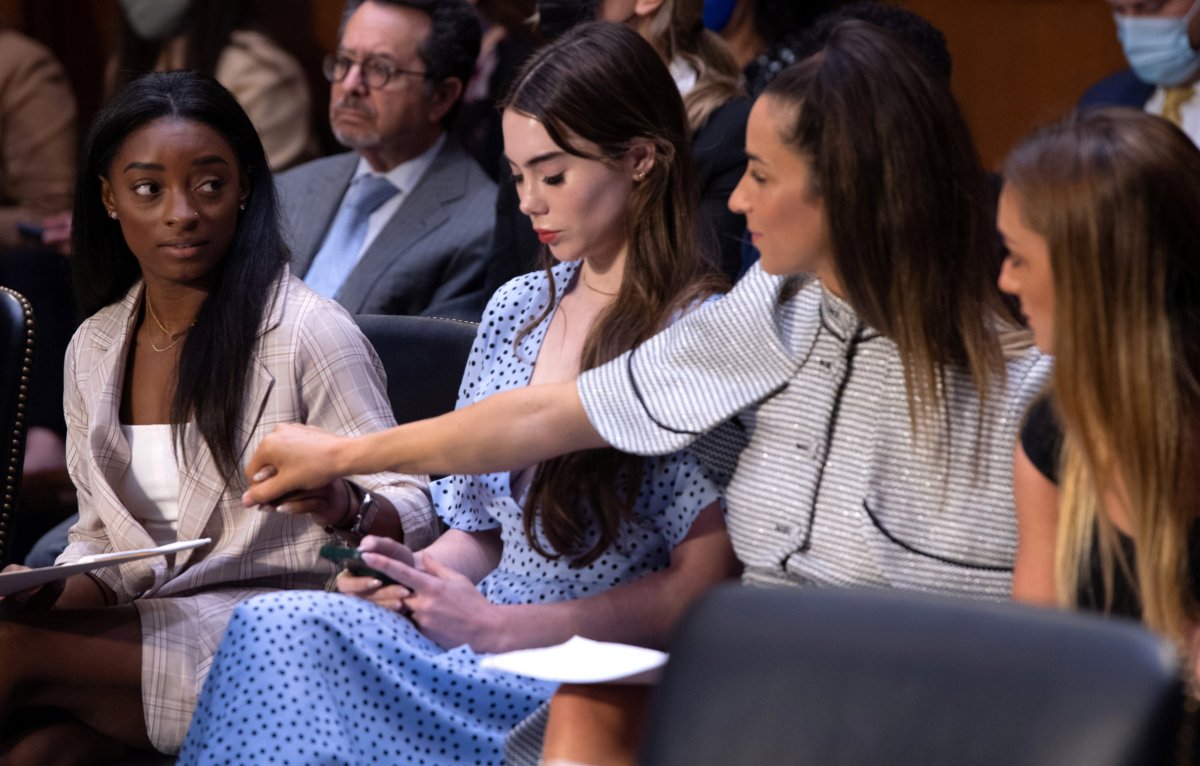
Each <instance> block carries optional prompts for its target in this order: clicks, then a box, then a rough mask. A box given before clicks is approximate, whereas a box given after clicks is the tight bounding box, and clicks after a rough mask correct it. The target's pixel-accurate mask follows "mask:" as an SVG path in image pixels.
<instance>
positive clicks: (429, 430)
mask: <svg viewBox="0 0 1200 766" xmlns="http://www.w3.org/2000/svg"><path fill="white" fill-rule="evenodd" d="M603 446H606V443H605V441H604V440H603V439H602V438H601V437H600V434H599V433H597V432H596V430H595V429H594V428H593V427H592V425H591V423H590V422H589V421H588V418H587V414H586V413H585V412H584V409H583V403H582V402H581V401H580V398H579V391H578V389H577V387H576V384H575V382H574V381H571V382H566V383H555V384H548V385H537V386H526V387H524V388H518V389H513V390H511V391H505V392H502V393H499V394H496V395H495V396H491V397H488V398H487V399H485V400H483V401H482V402H479V403H478V404H473V405H471V406H469V407H463V408H461V409H458V410H455V411H454V412H451V413H448V414H446V415H442V416H440V417H436V418H430V419H429V420H420V421H417V422H415V423H407V424H405V425H402V426H397V427H395V428H390V429H388V430H386V431H379V432H376V433H372V434H366V435H364V436H359V437H354V438H350V437H344V436H337V435H335V434H330V433H327V432H325V431H322V430H320V429H317V428H311V427H308V426H299V425H283V426H279V427H278V428H276V429H275V430H274V431H273V432H272V433H271V434H270V435H269V436H267V438H266V439H264V440H263V442H262V444H260V445H259V447H258V450H257V451H256V452H255V453H254V456H253V457H252V458H251V459H250V465H249V468H248V469H247V473H248V475H249V476H250V477H251V481H252V482H253V483H252V485H251V487H250V489H249V490H248V491H247V492H246V494H245V495H244V496H243V498H242V499H243V502H245V504H246V505H248V506H253V505H258V504H263V503H270V502H271V501H272V500H274V499H275V498H278V497H280V496H282V495H284V494H285V493H288V492H293V491H296V490H301V489H314V488H316V487H321V486H323V485H325V484H328V483H329V482H330V481H332V480H333V479H334V478H336V477H339V476H347V475H352V474H367V473H376V472H379V471H388V470H391V471H397V472H400V473H433V474H454V473H491V472H494V471H505V470H517V469H520V468H525V467H527V466H530V465H533V464H535V463H540V462H542V461H543V460H546V459H548V458H551V457H556V456H558V455H563V454H566V453H568V452H575V451H577V450H581V449H593V448H598V447H603Z"/></svg>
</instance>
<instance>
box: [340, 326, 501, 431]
mask: <svg viewBox="0 0 1200 766" xmlns="http://www.w3.org/2000/svg"><path fill="white" fill-rule="evenodd" d="M354 320H355V321H356V322H358V326H359V328H360V329H361V330H362V331H363V335H366V336H367V340H369V341H370V342H371V345H372V346H374V347H375V351H376V353H378V354H379V358H380V360H381V361H382V362H383V368H384V370H385V371H386V372H387V393H388V399H389V400H390V401H391V403H392V412H393V413H394V414H395V416H396V422H397V423H408V422H410V421H413V420H422V419H424V418H431V417H434V416H435V415H441V414H443V413H446V412H449V411H450V410H453V409H454V405H455V403H456V402H457V401H458V386H459V383H461V382H462V374H463V369H464V368H466V366H467V357H468V356H470V353H471V344H472V343H474V341H475V330H476V329H477V327H478V325H476V324H475V323H474V322H465V321H462V320H460V319H440V318H436V317H414V316H383V315H372V314H360V315H359V316H356V317H355V318H354Z"/></svg>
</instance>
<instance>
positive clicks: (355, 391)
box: [296, 302, 440, 548]
mask: <svg viewBox="0 0 1200 766" xmlns="http://www.w3.org/2000/svg"><path fill="white" fill-rule="evenodd" d="M296 356H297V359H296V365H297V375H298V376H299V386H300V396H301V400H302V402H303V406H304V410H305V418H304V422H305V423H306V424H308V425H313V426H317V427H318V428H323V429H325V430H327V431H333V432H335V433H340V434H345V435H347V436H360V435H362V434H366V433H372V432H374V431H382V430H384V429H387V428H391V427H392V426H394V425H396V421H395V418H394V417H393V415H392V407H391V405H390V404H389V403H388V398H387V387H386V385H385V383H384V380H385V377H384V376H385V373H384V370H383V364H382V362H380V361H379V357H378V355H376V353H375V349H374V348H372V347H371V344H370V343H369V342H368V341H367V339H366V338H365V337H364V336H363V334H362V332H361V331H360V330H359V329H358V325H356V324H355V323H354V320H353V319H351V318H350V315H349V314H347V313H346V312H345V311H344V310H343V309H342V308H341V307H340V306H338V305H337V304H334V303H332V302H323V303H322V304H321V306H320V307H319V308H318V309H317V310H316V311H314V312H313V313H312V315H311V316H310V318H309V319H308V320H307V321H305V322H304V324H303V327H302V328H301V331H300V334H299V346H298V349H297V354H296ZM347 478H348V479H349V480H350V481H352V482H354V483H355V484H357V485H358V486H360V487H362V488H364V489H366V490H368V491H370V492H372V493H376V494H379V495H381V496H383V497H386V498H387V499H388V500H390V501H391V502H392V504H393V505H394V506H395V507H396V511H397V512H398V513H399V514H400V521H401V524H402V525H403V527H404V540H405V543H406V544H407V545H409V546H410V547H412V548H423V547H425V546H426V545H428V544H429V543H431V542H433V541H434V540H435V539H436V538H437V536H438V534H439V533H440V528H439V527H438V523H437V517H436V516H435V514H434V513H433V508H432V505H431V503H430V500H429V494H428V480H429V478H428V477H427V476H424V475H408V474H399V473H392V472H383V473H375V474H370V475H357V476H349V477H347Z"/></svg>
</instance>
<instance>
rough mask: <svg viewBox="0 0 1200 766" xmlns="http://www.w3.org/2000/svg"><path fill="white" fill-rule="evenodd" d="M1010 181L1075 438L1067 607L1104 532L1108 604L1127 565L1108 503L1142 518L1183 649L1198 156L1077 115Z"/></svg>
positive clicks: (1028, 155)
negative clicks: (1032, 237)
mask: <svg viewBox="0 0 1200 766" xmlns="http://www.w3.org/2000/svg"><path fill="white" fill-rule="evenodd" d="M1006 184H1007V188H1008V189H1009V190H1011V191H1012V192H1013V193H1014V194H1015V195H1016V198H1017V200H1018V201H1019V204H1020V209H1021V211H1022V214H1023V217H1024V220H1025V223H1026V224H1027V225H1028V226H1029V227H1030V228H1032V229H1033V230H1034V231H1036V232H1037V233H1039V234H1040V235H1042V236H1043V237H1045V239H1046V242H1047V245H1048V246H1049V250H1050V262H1051V268H1052V270H1053V274H1054V302H1055V311H1054V313H1055V326H1054V350H1055V356H1056V361H1055V368H1054V387H1055V393H1056V395H1057V398H1058V405H1059V410H1060V413H1061V417H1062V421H1063V427H1064V436H1065V439H1064V443H1065V445H1066V449H1065V457H1064V470H1063V471H1062V476H1063V480H1062V494H1061V499H1060V518H1059V545H1058V547H1057V549H1056V550H1057V555H1056V559H1057V560H1056V574H1057V580H1058V586H1059V596H1060V599H1061V600H1063V601H1064V602H1066V603H1073V602H1074V600H1075V598H1076V594H1077V593H1078V592H1079V586H1080V584H1081V583H1083V582H1086V581H1087V578H1088V577H1089V574H1088V573H1089V572H1090V568H1091V561H1090V558H1091V550H1092V545H1093V541H1095V540H1096V539H1097V535H1098V546H1099V553H1100V563H1101V566H1102V572H1103V573H1104V577H1103V581H1104V583H1105V590H1106V591H1107V592H1108V593H1107V596H1108V597H1109V599H1110V600H1111V593H1112V581H1113V575H1112V573H1113V565H1114V561H1115V560H1119V561H1121V563H1122V564H1124V565H1127V562H1124V561H1123V560H1121V559H1120V555H1119V553H1118V551H1117V548H1116V546H1115V534H1114V532H1115V528H1114V527H1113V525H1112V522H1111V520H1110V519H1109V518H1108V514H1106V513H1104V512H1102V511H1101V508H1102V507H1103V503H1113V502H1115V503H1117V504H1119V506H1120V507H1121V509H1122V510H1124V511H1125V513H1126V514H1127V516H1128V519H1129V521H1130V522H1131V523H1132V526H1133V529H1132V530H1131V531H1132V532H1133V536H1134V550H1135V551H1136V552H1137V556H1136V560H1137V562H1136V570H1135V573H1136V580H1137V584H1138V589H1139V592H1140V597H1141V603H1142V610H1143V618H1144V619H1145V621H1146V623H1147V624H1148V625H1149V626H1150V627H1152V628H1154V629H1155V630H1158V631H1160V632H1161V633H1163V634H1165V635H1167V636H1168V637H1170V638H1172V639H1174V640H1175V641H1177V642H1179V643H1181V644H1182V643H1183V641H1184V640H1185V638H1186V635H1185V631H1186V626H1187V623H1188V622H1190V621H1193V620H1195V619H1196V618H1197V617H1198V616H1200V614H1198V612H1200V609H1198V607H1197V604H1196V601H1195V598H1194V597H1193V595H1192V593H1191V591H1190V589H1189V587H1188V585H1187V583H1188V582H1189V581H1190V579H1189V578H1190V577H1193V576H1195V575H1196V574H1197V573H1194V572H1189V567H1188V547H1189V545H1188V542H1189V540H1188V536H1189V534H1190V531H1191V529H1192V527H1193V526H1194V525H1195V523H1196V521H1197V517H1198V515H1200V502H1198V498H1197V495H1196V490H1197V487H1196V480H1195V474H1196V467H1197V458H1198V457H1200V450H1198V449H1197V437H1198V434H1200V430H1198V427H1200V421H1198V420H1197V418H1198V417H1200V380H1198V375H1197V373H1198V372H1200V150H1197V149H1196V147H1195V146H1194V145H1193V144H1192V142H1191V141H1190V140H1189V139H1188V137H1187V136H1186V135H1184V133H1183V132H1181V131H1180V130H1179V129H1177V128H1176V127H1174V126H1173V125H1171V124H1170V123H1168V122H1166V121H1165V120H1162V119H1159V118H1157V117H1152V116H1150V115H1147V114H1145V113H1143V112H1140V111H1134V110H1127V109H1106V110H1099V111H1092V112H1088V113H1083V114H1079V115H1074V116H1072V117H1070V118H1069V119H1067V120H1066V121H1064V122H1062V123H1059V124H1057V125H1053V126H1051V127H1049V128H1045V129H1043V130H1041V131H1039V132H1037V133H1035V134H1034V135H1032V136H1031V137H1029V138H1028V139H1026V140H1025V141H1024V142H1023V143H1022V144H1021V145H1020V146H1018V147H1017V148H1016V149H1015V150H1014V151H1013V153H1012V156H1011V157H1010V158H1009V160H1008V164H1007V167H1006Z"/></svg>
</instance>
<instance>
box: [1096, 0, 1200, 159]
mask: <svg viewBox="0 0 1200 766" xmlns="http://www.w3.org/2000/svg"><path fill="white" fill-rule="evenodd" d="M1107 2H1108V4H1109V5H1110V6H1111V7H1112V10H1113V20H1114V22H1115V23H1116V26H1117V37H1118V39H1119V40H1120V41H1121V47H1122V49H1124V51H1125V58H1126V59H1127V60H1128V61H1129V67H1130V68H1129V69H1126V70H1123V71H1120V72H1117V73H1116V74H1113V75H1110V76H1109V77H1106V78H1105V79H1103V80H1101V81H1100V82H1098V83H1096V84H1095V85H1093V86H1092V87H1091V88H1090V89H1089V90H1088V91H1087V92H1086V93H1084V95H1083V98H1081V99H1080V101H1079V106H1080V108H1085V109H1086V108H1092V107H1103V106H1129V107H1133V108H1135V109H1145V110H1146V111H1147V112H1149V113H1151V114H1156V115H1159V116H1161V117H1164V118H1166V119H1167V120H1169V121H1170V122H1172V123H1174V124H1175V125H1177V126H1179V127H1180V128H1182V129H1183V132H1184V133H1186V134H1187V135H1188V137H1189V138H1191V139H1192V141H1193V142H1195V143H1200V98H1197V97H1196V87H1197V84H1198V83H1200V50H1197V48H1200V0H1107Z"/></svg>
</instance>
